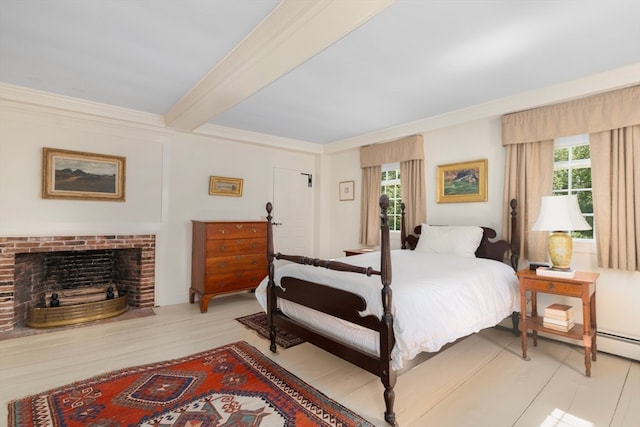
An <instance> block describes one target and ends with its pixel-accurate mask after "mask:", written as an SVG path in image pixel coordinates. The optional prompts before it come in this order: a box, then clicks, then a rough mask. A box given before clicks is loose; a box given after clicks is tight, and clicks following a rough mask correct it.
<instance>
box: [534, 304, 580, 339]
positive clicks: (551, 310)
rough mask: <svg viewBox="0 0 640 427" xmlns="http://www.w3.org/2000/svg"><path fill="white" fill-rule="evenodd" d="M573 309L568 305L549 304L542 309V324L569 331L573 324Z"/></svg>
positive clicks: (557, 329) (546, 326) (550, 327)
mask: <svg viewBox="0 0 640 427" xmlns="http://www.w3.org/2000/svg"><path fill="white" fill-rule="evenodd" d="M574 317H575V310H574V309H573V307H571V306H570V305H565V304H551V305H550V306H548V307H547V308H545V309H544V318H543V319H542V326H544V327H545V328H549V329H553V330H555V331H563V332H569V330H570V329H571V328H573V327H574V326H575V320H574Z"/></svg>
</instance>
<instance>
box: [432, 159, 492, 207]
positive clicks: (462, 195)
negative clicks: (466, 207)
mask: <svg viewBox="0 0 640 427" xmlns="http://www.w3.org/2000/svg"><path fill="white" fill-rule="evenodd" d="M437 179H438V193H437V197H436V201H437V202H438V203H461V202H486V201H487V160H486V159H484V160H474V161H471V162H463V163H452V164H449V165H440V166H438V176H437Z"/></svg>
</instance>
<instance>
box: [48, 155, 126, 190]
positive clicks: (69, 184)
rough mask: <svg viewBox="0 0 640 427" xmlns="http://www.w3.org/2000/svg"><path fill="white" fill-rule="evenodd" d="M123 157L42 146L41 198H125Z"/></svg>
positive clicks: (124, 165) (124, 161)
mask: <svg viewBox="0 0 640 427" xmlns="http://www.w3.org/2000/svg"><path fill="white" fill-rule="evenodd" d="M125 175H126V158H125V157H122V156H109V155H105V154H96V153H87V152H84V151H71V150H60V149H57V148H48V147H43V149H42V198H43V199H75V200H106V201H114V202H124V201H125Z"/></svg>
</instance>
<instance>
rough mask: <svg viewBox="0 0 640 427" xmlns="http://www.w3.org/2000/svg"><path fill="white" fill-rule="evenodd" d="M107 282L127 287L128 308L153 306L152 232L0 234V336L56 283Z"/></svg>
mask: <svg viewBox="0 0 640 427" xmlns="http://www.w3.org/2000/svg"><path fill="white" fill-rule="evenodd" d="M108 281H116V282H117V283H118V286H119V287H122V288H123V289H124V290H125V291H126V293H127V295H128V302H129V306H131V307H136V308H150V307H153V306H154V298H155V236H154V235H150V234H145V235H109V236H105V235H102V236H38V237H0V334H1V333H3V332H8V331H12V330H13V329H14V328H16V327H19V326H24V324H25V322H26V317H27V308H28V307H29V306H32V307H33V306H37V305H41V300H43V298H44V294H45V292H50V291H51V290H54V289H55V287H56V286H58V287H61V288H70V287H74V286H80V287H81V286H84V285H86V284H91V283H93V284H100V283H103V282H108ZM55 282H59V283H55ZM74 282H75V283H74Z"/></svg>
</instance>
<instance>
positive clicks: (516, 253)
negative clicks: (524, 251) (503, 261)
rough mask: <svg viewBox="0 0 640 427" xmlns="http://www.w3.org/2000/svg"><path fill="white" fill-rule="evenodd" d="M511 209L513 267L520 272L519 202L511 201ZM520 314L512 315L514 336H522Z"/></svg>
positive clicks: (515, 312)
mask: <svg viewBox="0 0 640 427" xmlns="http://www.w3.org/2000/svg"><path fill="white" fill-rule="evenodd" d="M509 206H510V207H511V239H510V240H511V267H513V269H514V270H515V271H518V262H519V261H520V234H519V232H518V212H517V210H516V208H517V207H518V201H517V200H516V199H511V201H510V202H509ZM519 326H520V313H518V312H517V311H514V312H513V313H511V332H513V335H515V336H519V335H520V327H519Z"/></svg>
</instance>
